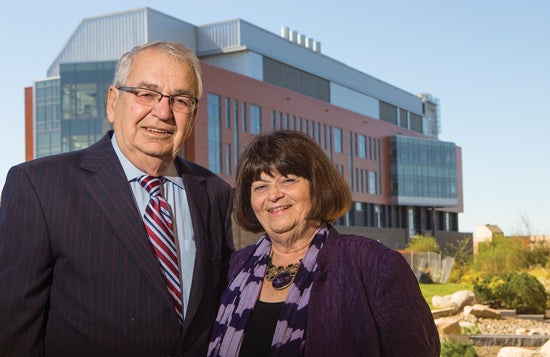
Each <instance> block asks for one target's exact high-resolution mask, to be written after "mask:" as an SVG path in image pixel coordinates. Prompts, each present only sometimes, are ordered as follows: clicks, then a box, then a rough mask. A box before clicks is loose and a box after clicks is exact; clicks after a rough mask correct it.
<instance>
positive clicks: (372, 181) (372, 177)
mask: <svg viewBox="0 0 550 357" xmlns="http://www.w3.org/2000/svg"><path fill="white" fill-rule="evenodd" d="M376 186H377V183H376V172H374V171H369V194H371V195H376V191H377V190H376Z"/></svg>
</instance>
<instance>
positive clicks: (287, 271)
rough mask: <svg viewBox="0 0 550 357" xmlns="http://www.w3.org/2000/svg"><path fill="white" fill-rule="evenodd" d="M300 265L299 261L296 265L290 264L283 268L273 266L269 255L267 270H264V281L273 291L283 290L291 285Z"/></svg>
mask: <svg viewBox="0 0 550 357" xmlns="http://www.w3.org/2000/svg"><path fill="white" fill-rule="evenodd" d="M300 264H302V260H301V259H300V261H299V262H297V263H292V264H288V265H283V266H275V265H273V263H272V262H271V254H270V255H269V260H268V261H267V268H266V270H265V279H266V280H267V281H269V282H271V285H272V286H273V288H274V289H275V290H283V289H285V288H287V287H289V286H290V284H292V282H293V281H294V277H296V273H297V272H298V268H299V267H300Z"/></svg>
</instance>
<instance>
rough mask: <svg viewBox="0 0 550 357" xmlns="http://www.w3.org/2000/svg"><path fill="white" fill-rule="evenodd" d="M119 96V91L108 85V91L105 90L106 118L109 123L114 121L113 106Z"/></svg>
mask: <svg viewBox="0 0 550 357" xmlns="http://www.w3.org/2000/svg"><path fill="white" fill-rule="evenodd" d="M119 96H120V91H119V90H118V89H117V88H116V87H114V86H109V91H108V92H107V108H106V111H107V120H108V121H109V123H111V124H112V123H114V121H115V107H116V105H117V103H118V99H119Z"/></svg>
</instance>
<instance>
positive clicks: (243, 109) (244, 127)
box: [241, 102, 247, 132]
mask: <svg viewBox="0 0 550 357" xmlns="http://www.w3.org/2000/svg"><path fill="white" fill-rule="evenodd" d="M241 113H242V116H241V123H242V128H241V129H242V131H243V132H246V131H247V128H246V127H247V125H246V119H247V118H246V103H245V102H241Z"/></svg>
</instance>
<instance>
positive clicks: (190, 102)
mask: <svg viewBox="0 0 550 357" xmlns="http://www.w3.org/2000/svg"><path fill="white" fill-rule="evenodd" d="M117 89H118V90H121V91H124V92H128V93H132V94H133V95H134V96H135V100H136V103H138V104H142V105H145V106H148V107H154V106H156V105H157V104H158V103H160V101H161V100H162V98H164V97H166V98H168V102H169V103H170V107H171V108H172V110H173V111H175V112H178V113H192V112H193V110H195V107H196V105H197V103H198V102H199V100H198V99H197V98H194V97H191V96H188V95H185V94H176V95H166V94H162V93H160V92H157V91H156V90H152V89H147V88H139V87H117Z"/></svg>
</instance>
